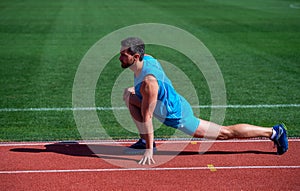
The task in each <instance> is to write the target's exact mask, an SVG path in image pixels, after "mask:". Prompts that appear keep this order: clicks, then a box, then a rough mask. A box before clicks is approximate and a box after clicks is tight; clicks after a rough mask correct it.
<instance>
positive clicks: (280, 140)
mask: <svg viewBox="0 0 300 191" xmlns="http://www.w3.org/2000/svg"><path fill="white" fill-rule="evenodd" d="M273 129H274V130H275V131H276V137H275V138H274V139H273V140H272V141H274V144H275V145H276V146H277V154H278V155H282V154H283V153H285V152H286V151H287V150H288V147H289V145H288V138H287V133H286V127H285V125H284V124H279V125H275V126H274V127H273Z"/></svg>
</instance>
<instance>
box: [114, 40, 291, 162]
mask: <svg viewBox="0 0 300 191" xmlns="http://www.w3.org/2000/svg"><path fill="white" fill-rule="evenodd" d="M119 60H120V62H121V66H122V68H124V69H125V68H130V69H131V70H132V71H133V73H134V87H129V88H126V89H125V90H124V94H123V99H124V101H125V103H126V105H127V107H128V108H129V111H130V114H131V116H132V118H133V121H134V122H135V124H136V126H137V128H138V130H139V133H140V137H141V139H140V140H139V141H138V142H137V143H135V144H133V145H131V146H130V147H129V148H130V149H141V150H142V151H143V153H144V156H143V158H142V159H141V160H140V162H139V164H142V165H144V164H149V165H150V164H152V163H153V164H154V163H155V161H154V159H153V151H155V150H156V145H155V143H154V133H153V124H152V118H153V117H156V118H158V119H159V120H160V121H161V122H162V123H164V124H165V125H167V126H170V127H173V128H177V129H179V130H181V131H183V132H185V133H187V134H189V135H192V136H193V137H196V138H203V137H205V138H211V139H219V140H226V139H233V138H253V137H267V138H270V139H271V140H272V141H274V143H275V144H276V146H277V154H279V155H281V154H283V153H285V152H286V151H287V150H288V139H287V135H286V130H285V126H284V125H283V124H279V125H275V126H274V127H273V128H272V127H269V128H265V127H259V126H254V125H249V124H236V125H231V126H221V125H218V124H215V123H212V122H209V121H205V120H203V119H199V118H197V117H195V116H194V114H193V111H192V109H191V106H190V104H189V103H188V102H187V101H186V100H185V99H184V98H183V97H182V96H181V95H179V94H178V93H177V92H176V91H175V89H174V88H173V86H172V83H171V81H170V80H169V79H168V77H167V76H166V75H165V73H164V71H163V69H162V67H161V65H160V63H159V62H158V61H157V60H156V59H154V58H153V57H152V56H150V55H146V54H145V45H144V42H143V41H142V40H141V39H139V38H136V37H129V38H126V39H124V40H123V41H122V42H121V50H120V57H119ZM141 150H140V151H141Z"/></svg>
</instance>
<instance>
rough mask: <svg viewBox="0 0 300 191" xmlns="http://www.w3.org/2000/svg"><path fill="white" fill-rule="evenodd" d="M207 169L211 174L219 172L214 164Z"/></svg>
mask: <svg viewBox="0 0 300 191" xmlns="http://www.w3.org/2000/svg"><path fill="white" fill-rule="evenodd" d="M207 167H208V168H209V170H210V171H211V172H216V171H217V169H216V168H215V167H214V165H212V164H208V165H207Z"/></svg>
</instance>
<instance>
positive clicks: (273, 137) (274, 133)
mask: <svg viewBox="0 0 300 191" xmlns="http://www.w3.org/2000/svg"><path fill="white" fill-rule="evenodd" d="M275 137H276V131H275V130H274V129H272V135H271V138H270V139H271V140H274V139H275Z"/></svg>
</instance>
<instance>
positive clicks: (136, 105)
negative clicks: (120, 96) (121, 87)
mask: <svg viewBox="0 0 300 191" xmlns="http://www.w3.org/2000/svg"><path fill="white" fill-rule="evenodd" d="M125 91H126V90H125ZM125 94H126V93H124V95H125ZM124 101H125V103H126V105H127V107H128V109H129V112H130V115H131V117H132V120H133V121H134V123H135V125H136V127H137V129H138V131H139V133H140V138H141V139H139V140H138V141H137V142H136V143H134V144H133V145H131V146H130V147H129V149H127V150H125V151H124V152H125V153H127V154H142V153H143V152H144V151H143V150H144V149H146V141H145V140H146V137H145V136H146V132H144V131H145V130H144V129H143V125H142V114H141V101H140V99H139V98H138V97H137V96H136V95H135V94H134V93H130V94H128V97H127V96H125V99H124ZM139 150H140V151H139ZM153 151H154V152H156V151H157V149H156V144H155V142H153Z"/></svg>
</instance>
